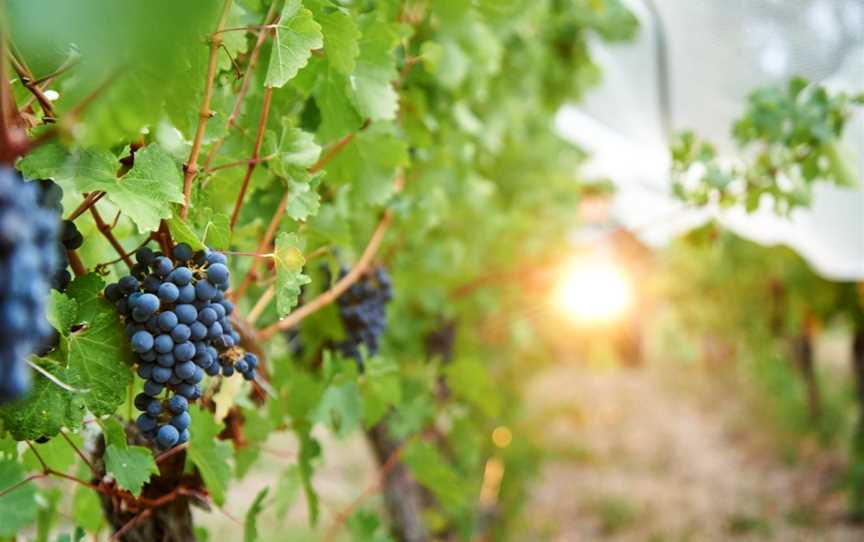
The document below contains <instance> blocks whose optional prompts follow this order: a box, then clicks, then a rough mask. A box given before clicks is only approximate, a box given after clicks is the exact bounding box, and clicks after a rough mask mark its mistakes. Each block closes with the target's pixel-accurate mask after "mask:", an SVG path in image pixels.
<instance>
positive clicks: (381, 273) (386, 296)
mask: <svg viewBox="0 0 864 542" xmlns="http://www.w3.org/2000/svg"><path fill="white" fill-rule="evenodd" d="M347 274H348V269H346V268H345V267H343V268H342V269H340V278H341V277H344V276H345V275H347ZM392 298H393V283H392V281H391V279H390V275H389V273H387V269H385V268H384V267H377V268H375V270H374V271H372V272H371V273H369V274H367V275H364V276H363V277H361V278H360V280H358V281H357V282H355V283H354V284H352V285H351V286H350V287H349V288H348V289H347V290H346V291H345V293H343V294H342V295H340V296H339V298H338V299H337V300H336V302H337V303H338V304H339V316H340V317H341V319H342V324H343V325H344V326H345V333H346V335H347V338H346V339H345V341H343V342H342V343H341V344H340V345H339V350H340V351H341V352H342V355H344V356H345V357H352V358H354V359H355V360H356V361H357V364H358V365H359V366H360V368H361V369H362V368H363V355H362V354H361V352H360V346H361V345H365V346H366V352H367V353H368V354H369V355H370V356H374V355H375V354H377V353H378V348H379V339H380V337H381V335H382V334H383V333H384V331H385V330H386V329H387V303H388V302H389V301H390V300H391V299H392Z"/></svg>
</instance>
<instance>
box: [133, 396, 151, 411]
mask: <svg viewBox="0 0 864 542" xmlns="http://www.w3.org/2000/svg"><path fill="white" fill-rule="evenodd" d="M152 399H153V398H152V397H149V396H147V394H145V393H139V394H138V395H136V396H135V400H134V401H133V403H134V405H135V408H136V409H137V410H140V411H142V412H143V411H145V410H147V405H149V404H150V401H151V400H152Z"/></svg>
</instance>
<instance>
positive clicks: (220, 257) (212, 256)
mask: <svg viewBox="0 0 864 542" xmlns="http://www.w3.org/2000/svg"><path fill="white" fill-rule="evenodd" d="M207 262H208V263H209V264H210V265H215V264H219V263H221V264H222V265H225V264H227V263H228V258H226V257H225V255H224V254H222V253H221V252H209V253H208V254H207Z"/></svg>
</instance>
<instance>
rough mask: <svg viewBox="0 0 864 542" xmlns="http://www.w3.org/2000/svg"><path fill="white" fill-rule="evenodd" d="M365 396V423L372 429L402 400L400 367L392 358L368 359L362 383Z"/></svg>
mask: <svg viewBox="0 0 864 542" xmlns="http://www.w3.org/2000/svg"><path fill="white" fill-rule="evenodd" d="M360 392H361V393H362V395H363V423H364V424H365V425H366V427H371V426H373V425H375V424H376V423H378V421H379V420H381V418H383V417H384V414H386V413H387V410H388V409H389V408H390V407H391V406H394V405H398V404H399V401H401V399H402V387H401V385H400V382H399V365H398V364H397V363H396V362H395V361H394V360H393V359H391V358H386V357H383V356H374V357H371V358H368V359H366V370H365V372H364V374H363V378H362V379H361V381H360Z"/></svg>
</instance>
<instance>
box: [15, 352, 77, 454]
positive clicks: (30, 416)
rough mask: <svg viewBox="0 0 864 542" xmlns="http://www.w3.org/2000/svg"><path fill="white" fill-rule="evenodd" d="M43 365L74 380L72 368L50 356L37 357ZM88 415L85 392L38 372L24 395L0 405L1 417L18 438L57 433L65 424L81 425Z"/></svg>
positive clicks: (52, 371) (29, 438)
mask: <svg viewBox="0 0 864 542" xmlns="http://www.w3.org/2000/svg"><path fill="white" fill-rule="evenodd" d="M33 361H34V362H35V363H37V364H38V365H39V366H40V367H41V368H42V369H44V370H45V371H46V372H48V373H50V374H51V375H53V376H54V377H56V378H58V379H59V380H61V381H63V382H70V381H72V378H71V372H70V371H68V370H67V369H64V368H63V367H62V366H61V365H60V364H59V363H57V362H56V361H55V360H53V359H49V358H33ZM83 417H84V404H83V399H82V396H81V394H78V393H75V392H70V391H67V390H64V389H63V388H61V387H60V386H58V385H57V384H55V383H54V382H51V381H50V380H48V379H47V378H45V377H44V376H42V375H41V374H38V373H35V372H34V373H33V387H32V388H31V389H30V392H29V393H27V395H25V396H24V398H23V399H20V400H18V401H15V402H13V403H9V404H7V405H4V406H3V407H0V419H2V420H3V425H4V427H5V428H6V430H7V431H9V433H10V434H11V435H12V437H13V438H15V440H36V439H38V438H40V437H53V436H55V435H56V434H57V433H59V432H60V428H61V427H77V426H79V425H80V424H81V420H82V419H83Z"/></svg>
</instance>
